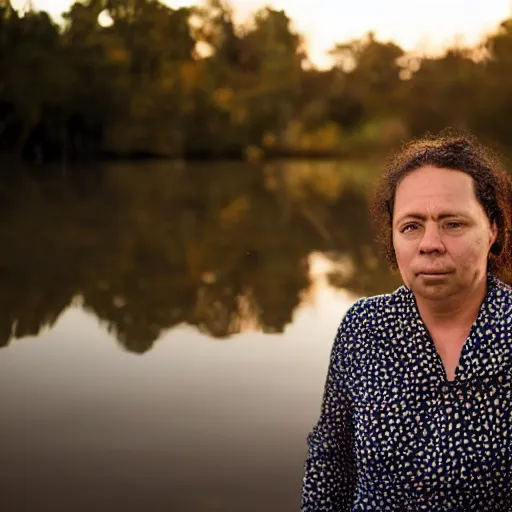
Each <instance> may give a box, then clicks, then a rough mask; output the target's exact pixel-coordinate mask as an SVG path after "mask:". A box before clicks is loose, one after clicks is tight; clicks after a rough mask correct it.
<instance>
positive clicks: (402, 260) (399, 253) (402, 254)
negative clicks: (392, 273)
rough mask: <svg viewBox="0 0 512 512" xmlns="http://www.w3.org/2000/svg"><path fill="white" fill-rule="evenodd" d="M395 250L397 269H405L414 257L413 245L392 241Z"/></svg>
mask: <svg viewBox="0 0 512 512" xmlns="http://www.w3.org/2000/svg"><path fill="white" fill-rule="evenodd" d="M393 242H394V244H393V247H394V250H395V257H396V261H397V263H398V266H399V267H406V266H407V265H408V264H409V262H410V261H411V260H412V258H413V257H414V251H415V249H414V245H413V244H410V243H409V244H408V243H403V241H402V242H400V241H393Z"/></svg>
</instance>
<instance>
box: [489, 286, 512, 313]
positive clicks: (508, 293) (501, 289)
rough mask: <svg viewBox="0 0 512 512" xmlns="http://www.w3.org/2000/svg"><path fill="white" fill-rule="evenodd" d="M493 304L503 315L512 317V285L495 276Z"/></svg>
mask: <svg viewBox="0 0 512 512" xmlns="http://www.w3.org/2000/svg"><path fill="white" fill-rule="evenodd" d="M491 305H492V307H493V308H494V309H496V310H497V312H499V313H500V314H501V315H502V316H504V317H508V318H509V319H510V318H511V317H512V287H511V286H510V285H508V284H506V283H504V282H503V281H500V280H499V279H497V278H494V293H493V296H492V304H491ZM501 315H500V316H501Z"/></svg>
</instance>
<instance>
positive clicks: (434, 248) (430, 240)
mask: <svg viewBox="0 0 512 512" xmlns="http://www.w3.org/2000/svg"><path fill="white" fill-rule="evenodd" d="M419 251H420V254H429V253H432V252H439V253H443V252H444V251H445V248H444V245H443V241H442V240H441V236H440V234H439V228H438V226H437V224H435V223H432V224H431V223H427V224H426V225H425V228H424V232H423V236H422V238H421V240H420V245H419Z"/></svg>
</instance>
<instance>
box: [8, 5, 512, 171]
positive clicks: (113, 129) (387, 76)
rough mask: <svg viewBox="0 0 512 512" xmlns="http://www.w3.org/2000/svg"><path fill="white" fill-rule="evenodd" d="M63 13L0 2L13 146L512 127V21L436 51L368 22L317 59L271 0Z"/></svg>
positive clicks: (337, 140) (271, 150) (91, 147)
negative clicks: (393, 37)
mask: <svg viewBox="0 0 512 512" xmlns="http://www.w3.org/2000/svg"><path fill="white" fill-rule="evenodd" d="M63 19H64V22H63V23H59V24H58V23H56V22H55V21H54V20H52V18H51V17H50V16H49V15H48V14H47V13H46V12H38V11H35V10H29V11H28V12H21V11H17V10H15V9H14V8H13V7H12V5H11V4H10V1H9V0H3V1H0V154H1V155H2V156H3V157H8V158H11V159H14V160H21V159H23V160H25V161H28V162H31V163H45V162H48V161H64V162H67V161H70V162H73V161H87V160H91V159H99V158H103V157H106V156H130V157H136V156H151V155H153V156H154V155H158V156H170V157H176V156H178V157H204V158H219V157H236V158H248V159H254V158H259V157H261V156H263V155H287V154H293V155H308V156H311V155H345V154H352V153H362V152H366V151H375V150H377V149H380V148H383V149H385V148H388V147H390V146H392V145H394V144H396V143H397V141H399V140H402V139H404V138H407V137H409V136H415V135H421V134H423V133H424V132H426V131H438V130H440V129H442V128H444V127H446V126H454V127H456V128H459V129H469V130H470V131H472V132H474V133H476V134H477V135H478V136H479V137H481V138H482V139H483V140H484V141H485V142H487V143H491V144H493V145H496V146H498V147H500V149H503V148H508V147H509V146H510V141H511V140H512V127H511V126H510V123H509V117H510V116H511V115H512V20H505V21H503V22H502V23H501V24H500V25H499V26H498V27H496V30H495V31H494V33H492V34H490V35H488V36H487V37H486V38H485V39H484V40H482V42H481V44H479V45H478V46H477V47H471V48H462V47H460V48H456V47H453V48H449V49H447V50H446V52H445V53H444V54H443V55H441V56H437V57H425V56H423V57H419V56H417V55H414V54H411V53H407V52H405V51H404V50H403V49H402V48H400V47H399V46H398V45H397V44H395V43H392V42H382V41H379V40H377V38H376V37H375V36H374V35H373V34H371V33H370V34H368V35H367V36H365V37H363V38H361V39H358V40H353V41H348V42H342V43H339V44H336V45H335V46H334V48H333V49H332V51H331V54H332V56H333V62H334V64H333V65H332V67H331V68H330V69H327V70H319V69H316V68H315V67H314V66H312V65H311V63H309V60H308V55H307V51H306V48H305V43H304V38H303V36H302V35H301V34H298V33H296V32H295V31H294V30H293V29H292V24H291V20H290V18H289V17H288V16H287V14H286V13H285V12H284V11H282V10H275V9H272V8H269V7H267V8H264V9H261V10H259V11H257V12H256V13H255V14H254V15H253V17H252V19H251V20H250V22H248V23H246V24H244V25H241V24H237V23H236V22H235V19H234V15H233V10H232V8H231V7H230V6H229V4H227V3H226V2H225V1H224V0H209V2H208V3H207V4H206V5H205V6H203V7H190V8H179V9H172V8H170V7H168V6H166V5H164V4H163V3H160V2H159V1H157V0H86V1H85V2H77V3H75V4H73V5H72V6H71V7H70V9H69V11H68V12H66V13H64V14H63ZM104 20H107V21H109V23H106V22H105V21H104Z"/></svg>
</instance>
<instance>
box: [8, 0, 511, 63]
mask: <svg viewBox="0 0 512 512" xmlns="http://www.w3.org/2000/svg"><path fill="white" fill-rule="evenodd" d="M26 1H27V0H12V2H13V4H14V5H15V6H19V5H20V4H21V5H23V4H24V3H25V2H26ZM199 2H200V0H199ZM32 3H33V5H34V7H36V8H38V9H41V10H46V11H48V12H49V13H50V14H52V15H54V16H56V17H58V15H59V14H60V13H61V12H63V11H66V10H67V9H68V8H69V5H70V1H69V0H32ZM165 3H167V4H168V5H170V6H171V7H179V6H186V5H191V4H197V3H198V1H197V0H196V1H194V0H181V1H180V0H165ZM228 3H229V4H230V5H232V6H233V8H234V9H235V13H236V17H237V20H239V21H244V20H246V19H247V17H248V16H249V15H250V13H252V12H254V11H255V10H257V9H258V8H260V7H263V6H264V5H271V6H272V7H274V8H277V9H284V10H285V11H286V13H287V14H288V16H289V17H290V18H291V19H292V20H293V26H294V28H295V30H297V31H298V32H300V33H301V34H302V35H303V36H305V39H306V44H307V50H308V54H309V57H310V59H311V61H312V62H313V63H314V64H315V65H316V66H318V67H326V66H329V64H330V63H331V61H330V59H329V57H328V56H327V55H326V52H327V51H328V50H329V49H330V48H332V47H333V46H334V44H335V43H336V42H345V41H348V40H350V39H354V38H358V37H361V36H363V35H364V34H366V33H367V32H368V31H370V30H371V31H374V32H375V34H376V37H377V38H378V39H379V40H381V41H387V40H391V41H394V42H396V43H398V44H399V45H400V46H401V47H402V48H403V49H405V50H408V51H418V52H420V53H430V54H432V53H439V52H440V51H442V49H443V48H445V47H446V46H447V45H450V44H453V43H454V42H455V41H460V42H464V43H467V44H474V43H476V42H478V41H479V40H480V39H481V37H482V36H483V35H484V34H485V33H488V32H490V31H493V30H495V29H496V28H497V26H498V24H499V23H500V22H501V21H503V20H504V19H506V18H508V17H512V0H355V1H354V0H353V1H350V2H349V1H347V0H273V1H272V0H267V1H265V0H230V1H228Z"/></svg>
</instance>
